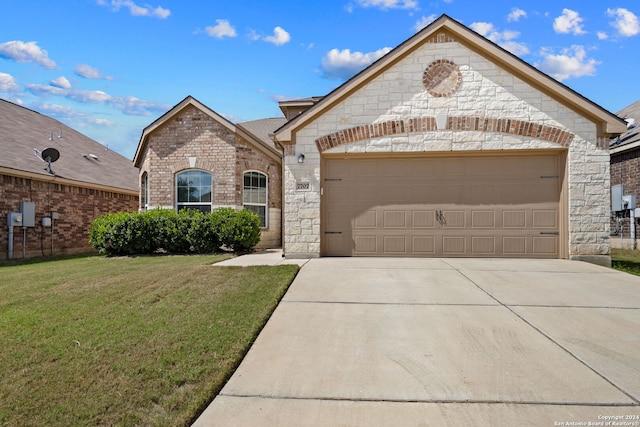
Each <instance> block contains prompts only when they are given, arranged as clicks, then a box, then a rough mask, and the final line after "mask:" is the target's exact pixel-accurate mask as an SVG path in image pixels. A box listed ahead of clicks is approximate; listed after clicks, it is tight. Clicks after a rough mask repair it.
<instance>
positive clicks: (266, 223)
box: [242, 169, 269, 229]
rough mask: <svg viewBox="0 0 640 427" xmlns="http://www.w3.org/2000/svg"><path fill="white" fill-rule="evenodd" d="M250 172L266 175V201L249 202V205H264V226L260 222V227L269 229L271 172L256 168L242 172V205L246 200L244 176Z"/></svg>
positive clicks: (243, 205)
mask: <svg viewBox="0 0 640 427" xmlns="http://www.w3.org/2000/svg"><path fill="white" fill-rule="evenodd" d="M248 173H259V174H260V175H264V179H265V185H266V186H265V195H266V197H265V202H264V204H263V203H249V204H248V205H249V206H264V226H262V224H260V228H263V229H268V228H269V174H267V173H265V172H262V171H260V170H256V169H249V170H246V171H244V172H242V207H243V208H244V207H245V202H244V190H245V186H244V176H245V175H246V174H248Z"/></svg>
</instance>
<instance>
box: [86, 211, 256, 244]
mask: <svg viewBox="0 0 640 427" xmlns="http://www.w3.org/2000/svg"><path fill="white" fill-rule="evenodd" d="M259 241H260V219H259V218H258V215H256V214H255V213H253V212H251V211H248V210H246V209H243V210H240V211H237V210H235V209H233V208H220V209H216V210H214V211H212V212H211V213H202V212H200V211H198V210H193V209H185V210H181V211H180V212H178V213H176V212H175V211H173V210H168V209H154V210H150V211H146V212H118V213H114V214H106V215H103V216H101V217H99V218H97V219H96V220H94V221H93V223H92V224H91V229H90V230H89V243H90V244H91V246H93V248H94V249H96V250H98V251H99V252H100V253H102V254H106V255H141V254H151V253H154V252H156V251H159V250H164V251H166V252H169V253H176V254H188V253H213V252H218V251H221V250H223V249H227V250H233V251H236V252H246V251H249V250H251V249H252V248H253V247H254V246H255V245H257V244H258V242H259Z"/></svg>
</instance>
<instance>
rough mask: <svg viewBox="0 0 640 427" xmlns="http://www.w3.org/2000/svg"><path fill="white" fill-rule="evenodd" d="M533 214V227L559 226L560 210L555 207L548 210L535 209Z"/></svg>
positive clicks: (552, 227) (553, 227)
mask: <svg viewBox="0 0 640 427" xmlns="http://www.w3.org/2000/svg"><path fill="white" fill-rule="evenodd" d="M532 214H533V224H532V226H533V228H551V229H555V228H557V227H558V211H557V210H555V209H548V210H534V211H533V212H532Z"/></svg>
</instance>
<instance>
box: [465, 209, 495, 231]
mask: <svg viewBox="0 0 640 427" xmlns="http://www.w3.org/2000/svg"><path fill="white" fill-rule="evenodd" d="M495 227H496V212H495V211H493V210H491V211H487V210H472V211H471V228H495Z"/></svg>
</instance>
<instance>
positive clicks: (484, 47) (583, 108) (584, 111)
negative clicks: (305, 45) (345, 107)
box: [274, 15, 626, 144]
mask: <svg viewBox="0 0 640 427" xmlns="http://www.w3.org/2000/svg"><path fill="white" fill-rule="evenodd" d="M439 32H446V33H448V34H450V35H452V37H453V38H454V39H455V40H456V41H457V42H459V43H461V44H463V45H465V46H466V47H468V48H469V49H471V50H474V51H476V52H478V53H479V54H481V55H482V56H484V57H485V58H487V59H488V60H490V61H492V62H494V63H495V64H497V65H499V66H500V67H502V68H504V69H506V70H508V71H509V72H510V73H512V74H513V75H515V76H517V77H519V78H520V79H522V80H523V81H525V82H527V83H529V84H531V85H532V86H534V87H536V88H537V89H538V90H540V91H542V92H544V93H546V94H547V95H549V96H551V97H552V98H554V99H556V100H557V101H558V102H560V103H562V104H563V105H565V106H567V107H568V108H570V109H572V110H574V111H576V112H577V113H579V114H581V115H582V116H584V117H587V118H589V119H590V120H592V121H593V122H594V123H596V124H597V126H598V136H599V137H610V136H612V135H617V134H619V133H621V132H624V129H625V128H626V126H625V124H624V122H623V121H622V120H621V119H620V118H619V117H617V116H615V115H614V114H612V113H610V112H609V111H607V110H605V109H604V108H602V107H600V106H599V105H597V104H595V103H594V102H592V101H590V100H588V99H587V98H585V97H584V96H582V95H580V94H579V93H577V92H575V91H574V90H572V89H570V88H569V87H567V86H565V85H564V84H562V83H560V82H558V81H557V80H555V79H553V78H551V77H550V76H548V75H547V74H545V73H543V72H542V71H540V70H538V69H536V68H535V67H533V66H532V65H530V64H528V63H527V62H525V61H523V60H522V59H520V58H518V57H517V56H515V55H513V54H511V53H510V52H508V51H506V50H505V49H503V48H501V47H500V46H498V45H497V44H495V43H493V42H492V41H490V40H488V39H487V38H485V37H483V36H481V35H480V34H478V33H476V32H475V31H473V30H471V29H470V28H468V27H466V26H464V25H462V24H461V23H460V22H458V21H456V20H454V19H452V18H450V17H449V16H447V15H441V16H440V17H439V18H438V19H436V20H435V21H433V22H432V23H431V24H429V25H428V26H427V27H425V28H423V29H422V30H421V31H419V32H418V33H416V34H415V35H414V36H412V37H411V38H409V39H408V40H406V41H404V42H403V43H401V44H400V45H399V46H397V47H396V48H395V49H393V50H391V51H390V52H389V53H387V54H386V55H385V56H383V57H382V58H380V59H378V60H377V61H376V62H374V63H373V64H371V65H370V66H368V67H367V68H365V69H364V70H362V71H361V72H360V73H358V74H356V75H355V76H354V77H352V78H351V79H349V80H348V81H346V82H345V83H344V84H342V85H341V86H339V87H337V88H336V89H334V90H333V91H332V92H331V93H329V94H328V95H327V96H325V97H324V98H322V99H321V100H319V101H318V102H317V103H316V104H314V105H313V106H311V107H310V108H309V109H307V110H306V111H304V112H303V113H301V114H300V115H298V116H296V117H294V118H292V119H291V120H290V121H289V122H287V123H286V124H285V125H284V126H282V127H281V128H279V129H277V130H276V131H275V133H274V137H275V139H276V140H277V141H278V142H280V143H283V144H287V143H291V142H292V137H293V135H294V134H295V131H296V130H297V129H299V128H301V127H302V126H304V125H305V124H307V123H310V122H311V121H313V120H314V119H315V118H316V117H319V116H320V115H322V114H323V112H324V111H326V110H328V109H329V108H331V107H332V106H333V105H335V104H337V103H338V102H340V101H341V100H343V99H345V98H346V97H348V96H349V95H350V94H352V93H353V92H355V91H356V90H357V89H359V88H360V87H362V86H363V85H365V84H366V83H367V82H368V81H369V80H371V79H373V78H374V77H376V76H377V75H379V74H380V73H382V72H384V71H385V70H387V69H388V68H390V67H391V66H393V65H394V64H395V63H397V62H398V61H400V60H401V59H402V58H404V57H405V56H407V55H408V54H409V53H411V52H412V51H414V50H415V49H417V48H419V47H420V46H422V45H423V44H424V43H425V42H426V41H427V40H428V39H429V38H431V37H433V36H434V35H435V34H437V33H439Z"/></svg>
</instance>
